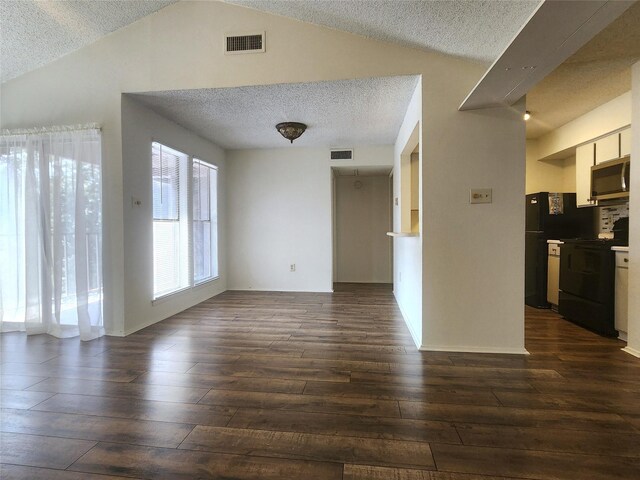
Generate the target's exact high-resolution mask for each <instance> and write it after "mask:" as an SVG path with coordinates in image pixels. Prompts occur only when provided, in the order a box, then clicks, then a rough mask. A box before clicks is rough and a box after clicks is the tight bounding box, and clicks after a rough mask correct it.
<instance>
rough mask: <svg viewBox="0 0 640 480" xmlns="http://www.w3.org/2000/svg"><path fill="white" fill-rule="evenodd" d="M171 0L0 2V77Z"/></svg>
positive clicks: (32, 65) (34, 65) (91, 39)
mask: <svg viewBox="0 0 640 480" xmlns="http://www.w3.org/2000/svg"><path fill="white" fill-rule="evenodd" d="M175 1H176V0H148V1H147V0H125V1H122V0H99V1H98V0H79V1H78V0H75V1H74V0H66V1H55V0H44V1H43V0H39V1H37V2H36V1H33V0H0V81H2V82H5V81H7V80H9V79H11V78H14V77H17V76H19V75H21V74H23V73H25V72H28V71H30V70H34V69H36V68H38V67H41V66H43V65H45V64H47V63H49V62H52V61H54V60H55V59H57V58H59V57H62V56H63V55H66V54H68V53H71V52H73V51H74V50H78V49H79V48H82V47H84V46H85V45H89V44H90V43H92V42H95V41H96V40H98V39H99V38H100V37H102V36H104V35H106V34H108V33H111V32H113V31H115V30H117V29H119V28H121V27H124V26H125V25H128V24H130V23H133V22H135V21H136V20H139V19H140V18H142V17H145V16H147V15H149V14H150V13H153V12H155V11H157V10H160V9H161V8H163V7H166V6H167V5H169V4H171V3H174V2H175Z"/></svg>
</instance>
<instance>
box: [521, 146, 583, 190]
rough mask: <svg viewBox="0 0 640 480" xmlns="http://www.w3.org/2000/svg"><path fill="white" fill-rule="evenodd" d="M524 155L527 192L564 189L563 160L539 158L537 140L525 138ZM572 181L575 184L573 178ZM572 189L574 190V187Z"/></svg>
mask: <svg viewBox="0 0 640 480" xmlns="http://www.w3.org/2000/svg"><path fill="white" fill-rule="evenodd" d="M526 155H527V166H526V177H527V178H526V193H527V194H529V193H537V192H564V191H565V190H564V187H565V169H564V160H539V158H540V157H539V156H538V142H537V141H536V140H527V152H526ZM574 175H575V170H574ZM573 183H574V184H575V179H574V182H573ZM573 191H575V187H574V190H573Z"/></svg>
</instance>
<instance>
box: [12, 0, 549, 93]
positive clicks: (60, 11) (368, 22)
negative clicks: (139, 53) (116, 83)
mask: <svg viewBox="0 0 640 480" xmlns="http://www.w3.org/2000/svg"><path fill="white" fill-rule="evenodd" d="M176 1H178V0H125V1H122V0H99V1H98V0H66V1H58V0H39V1H31V0H29V1H8V0H0V31H2V35H1V37H0V67H1V68H0V70H1V72H0V81H2V82H5V81H7V80H9V79H12V78H15V77H17V76H19V75H22V74H23V73H26V72H29V71H31V70H34V69H36V68H39V67H41V66H43V65H46V64H47V63H50V62H52V61H54V60H56V59H57V58H60V57H62V56H64V55H66V54H68V53H71V52H73V51H75V50H78V49H80V48H82V47H84V46H86V45H89V44H90V43H92V42H95V41H96V40H98V39H99V38H101V37H103V36H105V35H107V34H109V33H111V32H114V31H115V30H117V29H119V28H122V27H124V26H126V25H128V24H130V23H133V22H135V21H137V20H139V19H141V18H143V17H145V16H146V15H149V14H151V13H153V12H155V11H157V10H160V9H162V8H164V7H166V6H167V5H170V4H172V3H175V2H176ZM228 3H233V4H236V5H242V6H246V7H251V8H256V9H259V10H262V11H265V12H268V13H274V14H277V15H284V16H288V17H291V18H294V19H298V20H302V21H307V22H312V23H317V24H319V25H324V26H327V27H330V28H335V29H340V30H345V31H348V32H352V33H356V34H360V35H364V36H367V37H371V38H376V39H380V40H386V41H391V42H396V43H400V44H402V45H406V46H410V47H415V48H422V49H427V50H433V51H438V52H442V53H446V54H451V55H457V56H460V57H463V58H467V59H472V60H476V61H480V62H485V63H490V62H492V61H493V60H495V58H496V57H497V56H498V54H499V53H500V52H501V51H502V50H503V49H504V48H505V47H506V46H507V45H508V43H509V41H510V40H511V39H512V38H513V36H514V35H515V33H516V32H517V31H518V30H519V29H520V27H522V25H523V24H524V23H525V22H526V20H527V18H528V17H529V15H530V14H531V13H532V12H533V11H534V10H535V8H536V6H537V5H538V3H539V0H506V1H495V0H452V1H424V0H402V1H398V0H368V1H362V0H338V1H336V0H285V1H283V0H244V1H243V0H233V1H229V2H228Z"/></svg>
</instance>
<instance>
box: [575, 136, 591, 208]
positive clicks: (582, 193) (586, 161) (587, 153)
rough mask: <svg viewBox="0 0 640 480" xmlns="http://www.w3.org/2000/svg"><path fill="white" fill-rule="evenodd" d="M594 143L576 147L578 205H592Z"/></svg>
mask: <svg viewBox="0 0 640 480" xmlns="http://www.w3.org/2000/svg"><path fill="white" fill-rule="evenodd" d="M594 147H595V146H594V144H593V143H587V144H586V145H581V146H579V147H578V148H576V203H577V205H578V207H592V206H594V205H595V204H596V203H595V202H594V201H592V200H590V198H591V167H592V166H593V165H594V164H595V155H594Z"/></svg>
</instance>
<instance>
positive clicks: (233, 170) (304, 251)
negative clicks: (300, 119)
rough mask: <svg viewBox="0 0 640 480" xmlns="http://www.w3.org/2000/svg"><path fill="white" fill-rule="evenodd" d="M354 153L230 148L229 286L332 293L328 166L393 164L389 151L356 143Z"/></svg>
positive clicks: (386, 148)
mask: <svg viewBox="0 0 640 480" xmlns="http://www.w3.org/2000/svg"><path fill="white" fill-rule="evenodd" d="M354 158H355V160H353V161H340V162H337V161H330V160H329V147H327V148H296V147H295V145H293V146H291V147H289V148H278V149H267V150H232V151H229V152H228V153H227V170H228V176H227V178H228V184H227V192H228V205H229V208H228V218H229V222H228V225H229V227H228V228H229V230H228V237H227V238H228V244H229V248H228V251H229V258H228V264H229V283H228V287H229V288H230V289H233V290H279V291H307V292H330V291H332V290H333V281H332V264H333V260H332V250H333V249H332V242H333V239H332V236H333V234H332V231H333V221H332V217H331V213H332V199H331V167H332V166H334V167H335V166H346V165H349V166H364V165H388V166H391V164H392V161H393V153H392V149H391V147H390V146H380V147H360V148H358V147H355V148H354ZM291 264H295V265H296V271H295V272H291V271H290V265H291Z"/></svg>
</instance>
